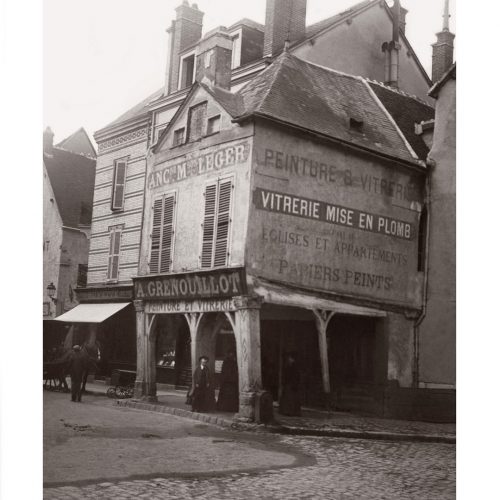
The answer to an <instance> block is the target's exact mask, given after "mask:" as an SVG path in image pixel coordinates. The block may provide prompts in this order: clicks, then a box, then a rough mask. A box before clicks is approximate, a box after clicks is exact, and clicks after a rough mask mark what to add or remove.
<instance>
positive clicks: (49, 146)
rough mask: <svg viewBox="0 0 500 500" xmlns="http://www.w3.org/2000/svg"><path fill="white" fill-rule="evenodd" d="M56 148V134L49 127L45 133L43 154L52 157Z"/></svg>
mask: <svg viewBox="0 0 500 500" xmlns="http://www.w3.org/2000/svg"><path fill="white" fill-rule="evenodd" d="M53 147H54V132H52V129H51V128H50V127H47V128H46V129H45V130H44V131H43V152H44V153H46V154H48V155H52V151H53Z"/></svg>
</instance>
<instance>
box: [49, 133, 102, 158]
mask: <svg viewBox="0 0 500 500" xmlns="http://www.w3.org/2000/svg"><path fill="white" fill-rule="evenodd" d="M56 147H57V148H59V149H64V150H66V151H70V152H71V153H77V154H81V155H83V156H87V157H89V158H96V157H97V154H96V152H95V149H94V145H93V144H92V142H91V140H90V138H89V136H88V135H87V132H85V129H84V128H83V127H80V128H79V129H78V130H77V131H76V132H75V133H74V134H71V135H70V136H69V137H66V139H64V140H62V141H61V142H60V143H59V144H56Z"/></svg>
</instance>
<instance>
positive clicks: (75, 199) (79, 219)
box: [43, 147, 96, 227]
mask: <svg viewBox="0 0 500 500" xmlns="http://www.w3.org/2000/svg"><path fill="white" fill-rule="evenodd" d="M43 162H44V163H45V167H46V169H47V173H48V174H49V178H50V183H51V185H52V189H53V190H54V195H55V197H56V202H57V206H58V207H59V211H60V213H61V217H62V220H63V224H64V225H65V226H69V227H78V226H79V225H80V224H83V225H89V224H90V223H91V221H92V202H93V198H94V181H95V164H96V161H95V160H94V159H91V158H86V157H85V156H82V155H81V154H75V153H71V152H69V151H65V150H63V149H59V148H57V147H54V148H53V150H52V155H51V156H49V155H47V154H44V155H43Z"/></svg>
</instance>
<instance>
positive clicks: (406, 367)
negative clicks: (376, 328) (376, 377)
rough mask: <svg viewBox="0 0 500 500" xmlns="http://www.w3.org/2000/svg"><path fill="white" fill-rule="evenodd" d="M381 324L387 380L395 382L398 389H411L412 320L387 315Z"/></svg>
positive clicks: (412, 357) (412, 356)
mask: <svg viewBox="0 0 500 500" xmlns="http://www.w3.org/2000/svg"><path fill="white" fill-rule="evenodd" d="M381 323H382V325H381V327H382V328H383V329H384V331H385V335H386V342H387V380H388V381H389V382H390V381H397V383H398V385H399V386H400V387H411V385H412V379H413V377H412V368H413V359H414V347H413V332H414V329H413V325H414V320H411V319H407V318H405V316H404V315H402V314H394V313H388V314H387V317H386V318H384V319H383V320H382V321H381Z"/></svg>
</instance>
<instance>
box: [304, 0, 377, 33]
mask: <svg viewBox="0 0 500 500" xmlns="http://www.w3.org/2000/svg"><path fill="white" fill-rule="evenodd" d="M370 3H372V0H364V1H363V2H359V3H357V4H355V5H353V6H352V7H349V8H348V9H346V10H344V11H342V12H339V13H338V14H335V15H334V16H331V17H328V18H326V19H323V20H322V21H319V22H317V23H314V24H311V25H309V26H306V36H305V39H308V38H311V37H314V36H316V35H317V34H318V33H320V32H321V31H323V30H324V29H326V28H328V27H329V26H331V25H332V24H334V23H336V22H339V21H342V20H344V19H347V18H348V17H350V16H352V15H353V14H354V13H355V12H357V11H358V10H361V9H362V8H364V7H366V6H367V5H368V4H370ZM303 41H304V39H301V40H300V41H299V43H300V42H303Z"/></svg>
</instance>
